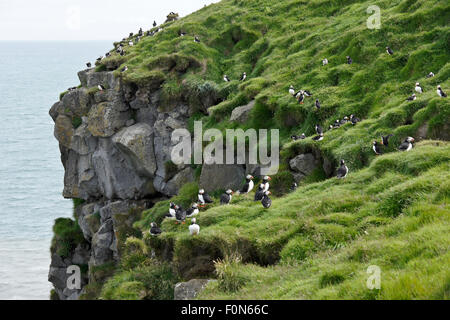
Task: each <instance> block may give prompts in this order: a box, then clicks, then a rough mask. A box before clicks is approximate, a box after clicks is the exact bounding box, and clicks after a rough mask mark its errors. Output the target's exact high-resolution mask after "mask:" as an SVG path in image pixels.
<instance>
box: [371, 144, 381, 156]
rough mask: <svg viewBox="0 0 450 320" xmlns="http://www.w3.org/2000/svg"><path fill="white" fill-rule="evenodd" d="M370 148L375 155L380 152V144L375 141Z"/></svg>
mask: <svg viewBox="0 0 450 320" xmlns="http://www.w3.org/2000/svg"><path fill="white" fill-rule="evenodd" d="M372 150H373V152H375V154H376V155H377V156H378V155H380V154H381V150H380V146H379V144H378V142H377V141H374V142H373V146H372Z"/></svg>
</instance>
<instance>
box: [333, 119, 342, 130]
mask: <svg viewBox="0 0 450 320" xmlns="http://www.w3.org/2000/svg"><path fill="white" fill-rule="evenodd" d="M340 127H341V121H339V119H336V121H334V123H333V129H338V128H340Z"/></svg>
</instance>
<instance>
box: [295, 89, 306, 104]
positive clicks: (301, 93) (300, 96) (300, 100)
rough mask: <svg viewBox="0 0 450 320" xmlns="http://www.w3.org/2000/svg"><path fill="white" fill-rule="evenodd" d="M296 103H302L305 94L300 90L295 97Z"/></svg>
mask: <svg viewBox="0 0 450 320" xmlns="http://www.w3.org/2000/svg"><path fill="white" fill-rule="evenodd" d="M297 100H298V103H300V104H303V100H305V95H304V93H303V91H301V92H300V95H299V96H298V98H297Z"/></svg>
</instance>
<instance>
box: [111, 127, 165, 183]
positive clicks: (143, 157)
mask: <svg viewBox="0 0 450 320" xmlns="http://www.w3.org/2000/svg"><path fill="white" fill-rule="evenodd" d="M112 141H113V142H114V143H115V145H116V146H117V147H118V148H119V149H120V150H121V151H122V153H123V154H125V155H126V156H127V157H128V159H129V160H130V162H131V163H132V164H133V166H134V168H135V169H136V171H137V172H139V173H140V174H142V175H144V176H148V177H150V178H151V177H153V176H154V174H155V171H156V159H155V152H154V149H153V130H152V128H151V127H150V126H149V125H148V124H145V123H138V124H135V125H133V126H131V127H128V128H124V129H122V130H121V131H120V132H118V133H117V134H116V135H115V136H114V137H113V139H112Z"/></svg>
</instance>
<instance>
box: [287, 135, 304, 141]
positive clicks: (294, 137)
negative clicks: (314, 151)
mask: <svg viewBox="0 0 450 320" xmlns="http://www.w3.org/2000/svg"><path fill="white" fill-rule="evenodd" d="M291 139H292V140H294V141H296V140H299V139H300V140H303V139H306V135H305V134H304V133H302V134H301V135H300V136H297V135H295V134H294V135H292V136H291Z"/></svg>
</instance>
